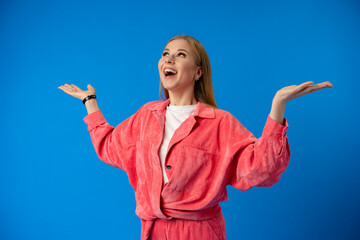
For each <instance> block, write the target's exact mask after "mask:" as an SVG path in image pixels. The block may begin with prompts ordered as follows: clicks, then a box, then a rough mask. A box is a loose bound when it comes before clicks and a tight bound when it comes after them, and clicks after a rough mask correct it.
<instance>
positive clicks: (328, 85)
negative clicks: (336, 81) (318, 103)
mask: <svg viewBox="0 0 360 240" xmlns="http://www.w3.org/2000/svg"><path fill="white" fill-rule="evenodd" d="M319 85H321V86H322V87H323V88H328V87H333V85H332V84H331V83H330V82H329V81H326V82H322V83H319Z"/></svg>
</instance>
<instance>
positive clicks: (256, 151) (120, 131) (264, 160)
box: [84, 100, 290, 220]
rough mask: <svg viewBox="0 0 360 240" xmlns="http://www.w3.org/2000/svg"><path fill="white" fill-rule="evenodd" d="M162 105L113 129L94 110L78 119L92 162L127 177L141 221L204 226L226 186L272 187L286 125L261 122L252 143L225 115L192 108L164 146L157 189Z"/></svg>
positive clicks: (281, 167) (283, 154) (285, 158)
mask: <svg viewBox="0 0 360 240" xmlns="http://www.w3.org/2000/svg"><path fill="white" fill-rule="evenodd" d="M169 103H170V100H166V101H154V102H149V103H147V104H145V105H144V106H142V107H141V108H140V109H139V110H138V111H137V112H136V113H135V114H134V115H133V116H131V117H129V118H128V119H126V120H125V121H123V122H122V123H120V124H119V125H118V126H117V127H116V128H114V127H112V126H110V125H109V124H108V123H107V121H106V120H105V118H104V116H103V115H102V113H101V111H100V110H99V111H97V112H94V113H91V114H89V115H87V116H86V117H85V118H84V121H85V123H86V124H87V125H88V130H89V131H90V135H91V140H92V143H93V145H94V147H95V151H96V153H97V154H98V156H99V158H100V159H101V160H102V161H104V162H105V163H107V164H110V165H112V166H114V167H118V168H121V169H122V170H124V171H125V172H126V173H127V175H128V177H129V181H130V184H131V186H132V187H133V188H134V190H135V198H136V214H137V215H138V216H139V217H140V218H141V219H144V220H154V219H156V218H162V219H171V218H181V219H189V220H203V219H208V218H210V217H213V216H215V215H216V214H217V213H218V212H219V211H220V210H221V209H220V205H219V202H222V201H226V200H228V195H227V191H226V186H227V185H232V186H233V187H235V188H237V189H239V190H243V191H245V190H248V189H250V188H251V187H253V186H266V187H269V186H271V185H273V184H275V183H277V182H278V181H279V179H280V176H281V174H282V172H283V171H285V169H286V167H287V166H288V163H289V159H290V149H289V144H288V139H287V136H286V130H287V128H288V124H287V121H286V119H285V126H283V125H281V124H278V123H277V122H275V121H274V120H272V119H271V118H270V117H268V118H267V122H266V125H265V127H264V130H263V133H262V136H261V138H259V139H256V138H255V137H254V135H253V134H252V133H250V132H249V131H248V130H247V129H246V128H245V127H244V126H243V125H241V123H240V122H239V121H238V120H237V119H236V118H235V117H234V116H233V115H231V114H230V113H229V112H226V111H224V110H220V109H215V108H212V107H209V106H207V105H205V104H202V103H200V102H199V103H198V104H197V107H196V110H195V112H194V114H193V115H191V116H190V117H189V118H188V119H186V120H185V121H184V122H183V124H182V125H181V126H180V127H179V128H178V129H177V130H176V131H175V133H174V135H173V137H172V139H171V141H170V143H169V147H168V152H167V155H166V158H165V165H166V173H167V176H168V178H169V182H167V183H166V184H165V185H164V184H163V180H162V179H163V177H162V170H161V165H160V158H159V149H160V146H161V143H162V139H163V133H164V124H165V109H166V106H167V105H168V104H169Z"/></svg>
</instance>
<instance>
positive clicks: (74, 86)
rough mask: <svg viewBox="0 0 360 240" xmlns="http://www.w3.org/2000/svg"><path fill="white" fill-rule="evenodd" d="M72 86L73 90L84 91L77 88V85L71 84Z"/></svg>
mask: <svg viewBox="0 0 360 240" xmlns="http://www.w3.org/2000/svg"><path fill="white" fill-rule="evenodd" d="M71 86H72V87H73V88H75V89H76V90H77V91H82V90H81V88H79V87H78V86H76V85H75V84H71Z"/></svg>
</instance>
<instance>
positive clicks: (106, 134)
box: [58, 84, 135, 171]
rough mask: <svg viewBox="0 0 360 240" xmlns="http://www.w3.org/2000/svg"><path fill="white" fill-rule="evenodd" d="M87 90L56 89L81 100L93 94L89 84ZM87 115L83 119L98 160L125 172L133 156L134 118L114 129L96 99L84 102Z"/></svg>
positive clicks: (77, 88) (65, 86) (68, 86)
mask: <svg viewBox="0 0 360 240" xmlns="http://www.w3.org/2000/svg"><path fill="white" fill-rule="evenodd" d="M87 87H88V90H87V91H84V90H81V89H80V88H79V87H77V86H76V85H74V84H71V85H69V84H65V85H63V86H60V87H58V88H59V89H61V90H63V91H64V92H65V93H67V94H69V95H71V96H73V97H75V98H78V99H80V100H83V99H84V98H86V97H87V96H89V95H94V94H95V88H93V87H92V86H91V85H90V84H89V85H88V86H87ZM85 106H86V109H87V112H88V115H87V116H86V117H85V118H84V121H85V123H86V124H87V125H88V130H89V131H90V136H91V140H92V143H93V145H94V148H95V151H96V153H97V155H98V156H99V158H100V159H101V160H102V161H103V162H105V163H107V164H109V165H111V166H114V167H118V168H121V169H123V170H124V171H126V169H127V160H128V159H131V156H133V155H134V154H135V143H134V140H133V136H134V135H135V133H134V128H133V121H134V118H135V117H134V116H132V117H130V118H129V119H127V120H125V121H124V122H122V123H121V124H119V125H118V126H117V127H116V128H114V127H112V126H110V125H109V124H108V123H107V121H106V120H105V118H104V116H103V115H102V113H101V111H100V109H99V107H98V105H97V101H96V99H89V100H87V101H86V102H85Z"/></svg>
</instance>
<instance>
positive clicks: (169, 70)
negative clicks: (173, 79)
mask: <svg viewBox="0 0 360 240" xmlns="http://www.w3.org/2000/svg"><path fill="white" fill-rule="evenodd" d="M164 72H165V73H170V72H171V73H174V74H175V73H176V71H175V70H173V69H170V68H166V69H165V71H164Z"/></svg>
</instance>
